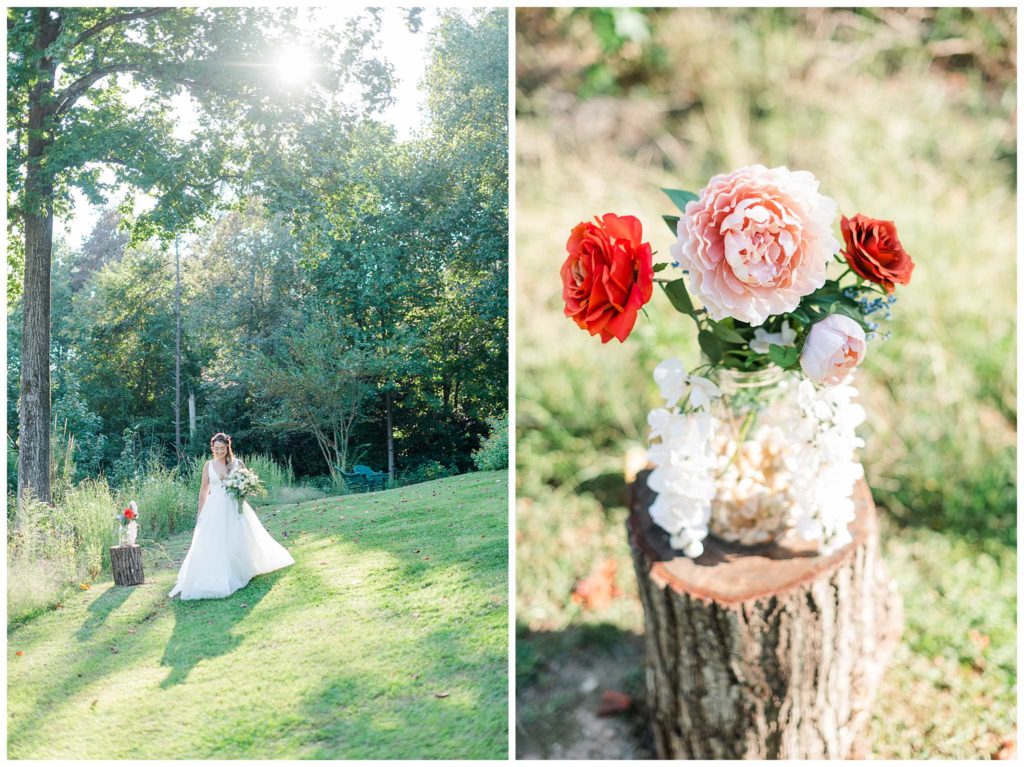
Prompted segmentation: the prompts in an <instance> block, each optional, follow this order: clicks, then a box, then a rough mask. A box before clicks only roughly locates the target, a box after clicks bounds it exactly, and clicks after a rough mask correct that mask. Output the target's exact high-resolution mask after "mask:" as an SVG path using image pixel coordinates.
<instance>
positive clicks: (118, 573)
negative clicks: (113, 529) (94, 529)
mask: <svg viewBox="0 0 1024 767" xmlns="http://www.w3.org/2000/svg"><path fill="white" fill-rule="evenodd" d="M110 569H111V570H113V571H114V584H115V585H116V586H138V585H139V584H141V583H143V582H144V581H145V579H146V576H145V574H144V573H143V572H142V547H141V546H138V545H133V546H112V547H111V548H110Z"/></svg>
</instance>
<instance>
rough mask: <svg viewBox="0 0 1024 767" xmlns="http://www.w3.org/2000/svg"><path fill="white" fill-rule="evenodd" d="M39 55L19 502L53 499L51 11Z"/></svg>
mask: <svg viewBox="0 0 1024 767" xmlns="http://www.w3.org/2000/svg"><path fill="white" fill-rule="evenodd" d="M36 19H37V24H38V27H37V29H36V40H35V46H34V47H35V52H36V54H37V55H38V56H39V59H38V61H37V63H36V67H37V69H38V70H39V80H38V81H37V82H36V84H35V85H34V86H33V88H32V92H31V94H30V96H29V112H28V154H27V157H26V160H27V165H26V176H25V190H26V195H25V197H26V205H25V208H24V217H25V286H24V291H23V294H22V296H23V298H22V301H23V304H24V309H25V317H24V324H23V326H22V330H23V335H22V355H21V397H20V399H19V401H18V498H19V499H20V498H21V497H22V496H23V494H24V493H25V492H31V493H32V495H34V496H35V497H36V498H38V499H39V500H41V501H45V502H46V503H49V502H50V500H51V496H50V258H51V253H52V250H53V175H52V171H51V170H50V169H49V168H47V167H45V165H44V163H43V159H44V155H45V153H46V150H47V149H48V148H49V146H50V144H51V143H52V141H53V138H52V136H51V134H50V129H49V126H48V125H47V119H48V118H49V117H50V115H51V114H52V111H53V81H54V73H55V70H56V66H55V64H54V61H53V59H51V58H49V57H47V56H43V55H42V52H43V51H44V50H46V48H47V46H49V45H50V44H51V43H52V42H53V41H54V40H56V38H57V34H58V32H59V31H60V23H59V22H58V21H57V20H56V19H52V18H50V11H49V9H47V8H39V9H37V10H36Z"/></svg>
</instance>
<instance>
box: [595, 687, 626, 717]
mask: <svg viewBox="0 0 1024 767" xmlns="http://www.w3.org/2000/svg"><path fill="white" fill-rule="evenodd" d="M632 707H633V699H632V698H631V697H630V696H628V695H626V693H624V692H619V691H618V690H605V691H604V692H603V693H601V705H600V706H598V707H597V715H598V716H614V715H616V714H624V713H626V712H627V711H629V709H630V708H632Z"/></svg>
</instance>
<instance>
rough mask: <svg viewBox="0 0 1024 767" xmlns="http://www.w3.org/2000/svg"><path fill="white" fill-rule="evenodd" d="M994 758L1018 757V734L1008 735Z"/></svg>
mask: <svg viewBox="0 0 1024 767" xmlns="http://www.w3.org/2000/svg"><path fill="white" fill-rule="evenodd" d="M992 758H993V759H1016V758H1017V736H1016V735H1008V736H1007V737H1005V738H1003V743H1002V745H1001V746H1000V747H999V751H997V752H996V755H995V756H994V757H992Z"/></svg>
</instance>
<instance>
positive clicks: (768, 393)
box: [561, 165, 914, 557]
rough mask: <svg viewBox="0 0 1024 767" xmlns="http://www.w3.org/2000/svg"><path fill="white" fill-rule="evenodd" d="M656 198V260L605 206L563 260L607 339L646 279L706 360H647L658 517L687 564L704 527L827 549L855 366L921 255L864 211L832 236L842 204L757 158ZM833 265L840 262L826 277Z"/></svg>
mask: <svg viewBox="0 0 1024 767" xmlns="http://www.w3.org/2000/svg"><path fill="white" fill-rule="evenodd" d="M664 191H665V193H666V194H667V195H668V197H669V199H670V200H671V201H672V202H673V203H674V204H675V206H676V207H677V208H678V210H679V215H668V216H664V217H663V218H664V220H665V222H666V223H667V224H668V225H669V227H670V229H671V230H672V232H673V234H674V235H675V236H676V241H675V243H674V244H673V245H672V247H671V249H670V253H671V256H672V261H671V262H667V263H657V264H655V263H654V253H653V251H652V249H651V246H650V244H649V243H645V242H643V234H642V226H641V223H640V221H639V219H637V218H635V217H633V216H618V215H616V214H612V213H609V214H606V215H604V216H601V217H598V218H596V219H595V220H594V222H589V223H588V222H584V223H580V224H579V225H577V226H576V227H575V228H574V229H573V230H572V234H571V236H570V238H569V241H568V242H567V244H566V249H567V251H568V256H567V258H566V260H565V262H564V263H563V265H562V270H561V275H562V284H563V299H564V301H565V314H566V315H567V316H569V317H571V318H572V319H573V320H574V321H575V322H576V324H577V325H579V326H580V327H581V328H583V329H585V330H587V331H588V332H589V333H590V334H591V335H600V337H601V341H602V343H607V342H609V341H610V340H612V339H613V338H614V339H616V340H618V341H619V342H620V343H621V342H624V341H625V340H626V338H627V337H628V336H629V334H630V333H631V332H632V330H633V327H634V325H635V323H636V318H637V314H638V312H639V311H641V310H642V308H643V306H644V305H645V304H646V303H647V302H648V301H649V300H650V299H651V298H652V295H653V292H654V291H653V285H654V284H655V283H657V284H659V285H660V286H661V287H662V288H663V290H664V292H665V295H666V296H667V297H668V299H669V301H670V303H671V304H672V306H673V307H674V308H675V309H676V310H677V311H679V312H681V313H682V314H685V315H687V316H688V317H690V318H691V320H692V321H693V322H694V323H695V325H696V331H697V341H698V343H699V345H700V348H701V351H702V356H703V360H702V364H700V365H699V366H698V367H696V368H694V369H692V370H687V369H686V368H685V367H684V366H683V364H682V363H681V362H680V361H679V360H677V359H670V360H666V361H664V362H662V363H661V364H659V365H658V366H657V367H656V368H655V370H654V380H655V383H656V384H657V385H658V387H659V390H660V392H661V397H662V399H663V406H662V407H659V408H656V409H655V410H652V411H651V412H650V414H649V416H648V424H649V426H650V446H649V449H648V453H647V457H648V460H649V462H650V463H651V464H652V465H653V467H654V468H653V470H652V471H651V473H650V475H649V477H648V484H649V486H650V488H651V489H652V490H653V491H654V492H656V493H657V498H656V499H655V501H654V502H653V504H652V505H651V509H650V512H651V517H652V519H653V520H654V521H655V522H656V523H657V524H658V525H659V526H660V527H662V528H663V529H665V530H666V531H667V532H668V534H669V536H670V541H671V543H672V545H673V546H674V547H675V548H677V549H680V550H682V552H683V553H684V554H685V555H686V556H689V557H699V556H700V555H701V554H702V553H703V550H704V546H703V541H704V539H705V538H706V537H707V535H708V534H709V533H713V534H715V535H717V536H718V537H720V538H722V539H724V540H727V541H735V542H738V543H741V544H759V543H767V542H773V541H779V540H781V539H782V538H784V537H785V536H787V535H789V534H791V533H796V534H798V535H800V536H801V537H802V538H804V539H805V540H809V541H816V542H817V543H818V546H819V550H820V551H821V552H822V553H830V552H832V551H835V550H837V549H838V548H840V547H842V546H844V545H845V544H846V543H848V542H849V540H850V536H849V533H848V531H847V525H848V524H849V523H850V522H851V521H852V520H853V515H854V504H853V500H852V498H851V496H852V492H853V488H854V485H855V484H856V482H857V481H858V480H859V479H860V478H861V477H862V476H863V469H862V467H861V465H860V463H859V462H858V461H857V459H856V457H855V452H856V449H857V448H859V447H862V446H863V442H862V441H861V440H860V439H859V438H858V437H857V436H856V427H857V426H858V425H859V424H860V423H862V422H863V420H864V417H865V414H864V410H863V409H862V408H861V407H860V406H859V405H858V404H856V403H855V402H854V399H855V397H856V395H857V390H856V389H855V388H854V386H853V385H852V380H853V377H854V376H853V374H854V371H855V370H856V368H857V367H858V366H859V365H860V363H861V362H862V361H863V359H864V356H865V354H866V352H867V344H868V342H869V341H871V340H874V339H875V338H877V337H879V332H878V324H877V322H875V321H874V320H873V319H872V317H873V315H875V314H876V313H878V312H884V313H885V314H886V315H887V316H888V315H889V311H890V309H891V306H892V304H893V303H894V302H895V297H894V296H893V293H894V291H895V286H896V285H897V284H900V285H906V284H908V283H909V281H910V277H911V274H912V272H913V268H914V263H913V260H912V259H911V258H910V256H909V255H908V254H907V252H906V251H905V250H904V248H903V246H902V244H901V243H900V240H899V237H898V235H897V232H896V226H895V224H894V223H893V222H891V221H882V220H877V219H873V218H869V217H867V216H864V215H861V214H857V215H855V216H853V217H852V218H847V217H845V216H843V217H841V221H840V233H841V235H842V238H843V242H842V243H840V241H839V239H838V238H837V237H836V236H835V234H834V232H833V228H834V225H835V218H836V216H837V215H838V206H837V205H836V203H835V201H834V200H832V199H831V198H829V197H826V196H825V195H823V194H821V192H820V191H819V184H818V181H817V180H816V179H815V177H814V176H813V175H812V174H811V173H808V172H806V171H790V170H788V169H787V168H784V167H779V168H771V169H769V168H766V167H764V166H762V165H753V166H750V167H746V168H740V169H739V170H736V171H734V172H732V173H729V174H724V175H717V176H714V177H713V178H712V179H711V180H710V181H709V182H708V183H707V186H706V187H705V188H704V189H702V190H701V191H700V192H699V193H697V194H695V193H693V192H687V191H682V190H676V189H666V190H664ZM833 260H835V261H837V262H838V263H839V264H840V266H841V267H842V266H845V270H844V271H842V273H841V274H840V275H839V276H838V277H836V278H832V279H830V278H829V277H828V275H827V271H828V267H829V264H830V263H831V262H832V261H833ZM669 270H677V271H678V272H679V273H677V274H676V275H675V276H673V277H665V276H660V275H662V273H668V274H671V273H672V272H671V271H669ZM694 299H696V301H695V300H694Z"/></svg>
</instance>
